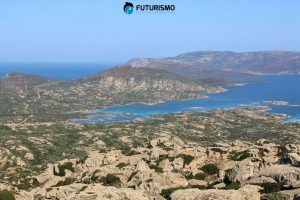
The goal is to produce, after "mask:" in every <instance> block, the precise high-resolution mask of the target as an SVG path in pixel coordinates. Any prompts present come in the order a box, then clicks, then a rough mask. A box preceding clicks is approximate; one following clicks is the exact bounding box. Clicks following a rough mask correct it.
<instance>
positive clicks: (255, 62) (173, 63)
mask: <svg viewBox="0 0 300 200" xmlns="http://www.w3.org/2000/svg"><path fill="white" fill-rule="evenodd" d="M126 64H127V65H130V66H132V67H146V68H158V69H164V70H167V71H172V72H175V73H178V74H181V75H184V76H187V77H190V78H235V77H240V76H248V75H258V74H259V75H264V74H282V73H291V74H293V73H300V52H297V51H253V52H241V53H237V52H233V51H196V52H189V53H183V54H179V55H177V56H175V57H167V58H137V59H131V60H129V61H128V62H127V63H126Z"/></svg>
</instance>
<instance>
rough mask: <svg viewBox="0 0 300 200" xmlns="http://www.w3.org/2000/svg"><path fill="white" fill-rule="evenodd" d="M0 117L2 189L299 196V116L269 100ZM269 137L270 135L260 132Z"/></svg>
mask: <svg viewBox="0 0 300 200" xmlns="http://www.w3.org/2000/svg"><path fill="white" fill-rule="evenodd" d="M160 117H161V118H162V120H147V121H144V120H139V119H137V120H134V121H130V122H122V123H111V124H102V125H79V124H70V123H67V122H62V123H59V124H58V123H53V122H51V123H49V122H47V123H41V122H25V123H19V124H18V123H9V122H7V123H5V124H4V125H1V126H0V138H1V140H0V143H1V144H0V146H1V148H0V158H1V161H0V180H1V181H0V199H1V198H2V197H3V196H5V198H6V200H10V199H17V200H18V199H20V200H23V199H24V200H25V199H26V200H27V199H28V200H30V199H53V200H54V199H55V200H56V199H78V200H83V199H120V200H121V199H122V200H123V199H132V200H135V199H145V200H146V199H151V200H154V199H155V200H163V199H172V200H173V199H175V200H177V199H180V200H181V199H182V200H183V199H184V200H185V199H187V200H188V199H195V200H196V199H197V200H202V199H203V200H206V199H224V198H225V197H226V199H241V200H242V199H248V200H251V199H270V200H271V199H289V198H290V199H293V198H294V196H297V195H298V194H300V193H299V192H298V191H299V189H298V188H299V187H300V184H299V183H300V182H299V177H300V174H299V173H300V170H299V162H300V157H299V156H300V146H299V145H298V144H299V133H300V124H299V123H284V122H281V118H282V117H284V116H283V115H277V114H268V113H266V112H264V108H256V109H249V108H242V109H235V110H216V111H212V112H208V113H188V112H186V113H180V114H170V115H162V116H160ZM261 138H266V139H261Z"/></svg>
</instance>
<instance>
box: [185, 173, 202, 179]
mask: <svg viewBox="0 0 300 200" xmlns="http://www.w3.org/2000/svg"><path fill="white" fill-rule="evenodd" d="M206 177H207V174H205V173H197V174H195V175H192V174H188V175H186V176H185V178H186V179H187V180H190V179H196V180H204V179H205V178H206Z"/></svg>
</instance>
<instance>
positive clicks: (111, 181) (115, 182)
mask: <svg viewBox="0 0 300 200" xmlns="http://www.w3.org/2000/svg"><path fill="white" fill-rule="evenodd" d="M99 182H100V183H102V184H103V185H105V186H114V187H121V185H122V182H121V180H120V178H119V177H117V176H115V175H114V174H107V175H106V176H103V177H101V178H100V180H99Z"/></svg>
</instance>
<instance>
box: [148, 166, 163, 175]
mask: <svg viewBox="0 0 300 200" xmlns="http://www.w3.org/2000/svg"><path fill="white" fill-rule="evenodd" d="M149 168H150V169H154V171H155V172H157V173H164V170H163V169H162V168H161V167H159V166H157V165H150V166H149Z"/></svg>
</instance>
